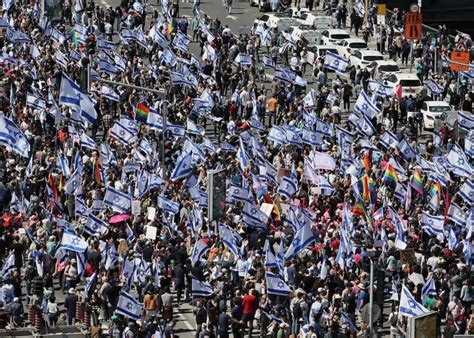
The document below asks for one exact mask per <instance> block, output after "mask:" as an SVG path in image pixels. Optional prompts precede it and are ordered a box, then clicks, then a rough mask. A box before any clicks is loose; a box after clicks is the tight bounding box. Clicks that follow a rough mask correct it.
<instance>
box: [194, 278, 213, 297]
mask: <svg viewBox="0 0 474 338" xmlns="http://www.w3.org/2000/svg"><path fill="white" fill-rule="evenodd" d="M191 278H192V281H191V290H192V294H193V296H194V297H209V296H212V295H213V294H214V288H213V287H212V286H211V285H210V284H209V283H206V282H203V281H200V280H199V279H197V278H195V277H194V276H193V277H191Z"/></svg>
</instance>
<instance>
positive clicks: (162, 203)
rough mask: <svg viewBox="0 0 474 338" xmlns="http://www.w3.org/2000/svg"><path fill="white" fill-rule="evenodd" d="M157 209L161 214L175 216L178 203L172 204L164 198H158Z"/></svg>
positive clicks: (177, 210)
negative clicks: (165, 213) (166, 213)
mask: <svg viewBox="0 0 474 338" xmlns="http://www.w3.org/2000/svg"><path fill="white" fill-rule="evenodd" d="M158 208H160V209H161V210H162V211H163V212H168V213H170V214H173V215H176V214H177V213H178V212H179V203H176V202H173V201H172V200H169V199H167V198H166V197H164V196H158Z"/></svg>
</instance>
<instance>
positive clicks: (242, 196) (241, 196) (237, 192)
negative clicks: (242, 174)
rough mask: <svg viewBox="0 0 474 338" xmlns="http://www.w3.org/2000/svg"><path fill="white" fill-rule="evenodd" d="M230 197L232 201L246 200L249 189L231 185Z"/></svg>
mask: <svg viewBox="0 0 474 338" xmlns="http://www.w3.org/2000/svg"><path fill="white" fill-rule="evenodd" d="M227 196H228V198H229V200H230V201H232V202H233V201H238V202H246V201H247V200H248V197H249V191H248V189H245V188H239V187H236V186H234V185H231V186H230V187H229V191H228V195H227Z"/></svg>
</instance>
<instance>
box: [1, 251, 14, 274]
mask: <svg viewBox="0 0 474 338" xmlns="http://www.w3.org/2000/svg"><path fill="white" fill-rule="evenodd" d="M14 270H15V253H14V252H13V250H12V252H10V255H8V258H7V259H6V260H5V263H3V266H2V270H1V271H0V273H1V275H2V276H7V275H9V274H10V272H12V271H14Z"/></svg>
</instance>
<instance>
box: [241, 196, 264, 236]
mask: <svg viewBox="0 0 474 338" xmlns="http://www.w3.org/2000/svg"><path fill="white" fill-rule="evenodd" d="M242 216H243V221H244V222H245V224H247V226H249V227H254V228H258V229H262V230H267V221H268V216H267V214H265V213H264V212H263V211H262V210H260V209H259V208H258V206H255V205H253V204H252V203H249V202H247V203H245V206H244V209H243V210H242Z"/></svg>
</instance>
